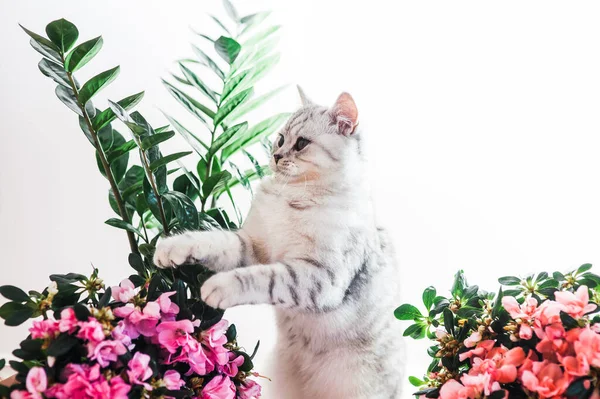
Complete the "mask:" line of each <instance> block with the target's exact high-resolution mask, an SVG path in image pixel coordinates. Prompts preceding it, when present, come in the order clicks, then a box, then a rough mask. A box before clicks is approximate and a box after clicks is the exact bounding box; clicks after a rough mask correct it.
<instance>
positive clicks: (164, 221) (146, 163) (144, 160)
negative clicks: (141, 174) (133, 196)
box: [140, 147, 169, 235]
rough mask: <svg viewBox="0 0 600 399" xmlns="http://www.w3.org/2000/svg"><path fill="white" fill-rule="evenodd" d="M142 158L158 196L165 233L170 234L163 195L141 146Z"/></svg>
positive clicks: (157, 200)
mask: <svg viewBox="0 0 600 399" xmlns="http://www.w3.org/2000/svg"><path fill="white" fill-rule="evenodd" d="M140 158H141V159H142V164H143V165H144V170H146V176H147V178H148V182H149V183H150V186H151V187H152V191H153V192H154V195H155V196H156V202H157V205H158V211H159V213H160V219H161V223H162V225H163V231H164V233H165V235H169V222H167V216H166V215H165V209H164V207H163V202H162V197H161V196H160V194H159V192H158V188H157V187H156V182H155V181H154V175H153V174H152V171H151V170H150V166H149V163H148V158H147V157H146V151H144V150H142V149H141V147H140Z"/></svg>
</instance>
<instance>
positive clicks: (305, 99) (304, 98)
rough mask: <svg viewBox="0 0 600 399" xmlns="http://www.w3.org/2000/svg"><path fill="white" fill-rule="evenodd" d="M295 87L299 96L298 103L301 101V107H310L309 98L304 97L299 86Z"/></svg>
mask: <svg viewBox="0 0 600 399" xmlns="http://www.w3.org/2000/svg"><path fill="white" fill-rule="evenodd" d="M296 87H297V88H298V94H299V95H300V101H302V106H303V107H306V106H307V105H311V104H312V103H313V102H312V101H310V98H308V97H307V96H306V93H304V90H302V87H300V85H297V86H296Z"/></svg>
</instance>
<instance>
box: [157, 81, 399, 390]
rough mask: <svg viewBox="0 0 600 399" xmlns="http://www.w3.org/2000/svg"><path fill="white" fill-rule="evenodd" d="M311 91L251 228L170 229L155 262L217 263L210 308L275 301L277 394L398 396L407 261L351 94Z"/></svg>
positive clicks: (276, 155) (278, 146)
mask: <svg viewBox="0 0 600 399" xmlns="http://www.w3.org/2000/svg"><path fill="white" fill-rule="evenodd" d="M300 95H301V97H302V101H303V106H302V108H300V109H299V110H298V111H297V112H296V113H295V114H294V115H292V117H291V118H290V119H289V121H288V122H287V124H286V125H285V127H284V128H283V129H282V131H281V133H280V134H279V135H278V136H277V138H276V139H275V142H274V145H273V157H272V159H271V162H270V166H271V168H272V169H273V172H274V173H273V175H272V176H271V177H269V178H266V179H264V180H263V181H262V182H261V184H260V186H259V188H258V190H257V192H256V195H255V197H254V200H253V202H252V207H251V209H250V213H249V215H248V217H247V219H246V221H245V223H244V225H243V227H242V228H241V229H239V230H238V231H209V232H189V233H185V234H181V235H178V236H174V237H169V238H166V239H164V240H162V241H161V242H159V244H158V247H157V249H156V254H155V256H154V261H155V263H156V264H157V265H158V266H160V267H173V266H177V265H180V264H184V263H188V262H193V263H201V264H204V265H206V266H207V267H209V268H211V269H212V270H214V271H215V272H217V274H215V275H214V276H213V277H211V278H210V279H208V280H207V281H206V283H205V284H204V285H203V286H202V290H201V296H202V299H203V300H204V301H205V302H206V303H207V304H209V305H210V306H213V307H217V308H221V309H227V308H230V307H232V306H237V305H245V304H265V303H266V304H272V305H274V306H275V308H276V315H277V326H278V332H279V335H278V336H279V338H278V343H277V353H276V360H275V361H276V362H277V364H276V367H275V370H276V372H277V375H274V376H273V377H274V378H273V380H274V383H275V384H277V386H278V393H277V396H273V398H272V399H280V398H284V399H288V398H289V399H304V398H311V399H313V398H315V399H396V398H399V397H400V386H401V383H400V382H401V381H402V380H403V376H402V375H401V370H402V363H403V359H404V356H403V352H402V350H401V343H400V341H401V331H400V330H399V328H398V324H399V323H397V322H396V321H395V319H394V315H393V310H394V307H395V305H396V304H398V303H399V301H398V296H397V295H398V292H399V289H398V286H397V283H398V279H399V277H398V267H397V265H396V263H395V261H394V254H393V251H392V248H391V245H390V243H389V242H388V240H387V237H386V234H385V232H384V231H383V230H381V229H380V228H378V227H377V225H376V223H375V217H374V212H373V206H372V202H371V198H370V193H369V189H368V184H367V177H366V176H365V171H364V162H363V155H362V153H361V140H360V138H361V135H360V132H359V131H358V130H359V129H358V128H357V125H358V111H357V108H356V105H355V103H354V100H353V99H352V97H351V96H350V95H349V94H348V93H342V94H341V95H340V96H339V98H338V99H337V101H336V103H335V104H334V105H333V107H331V108H326V107H321V106H318V105H315V104H313V103H312V102H310V101H309V100H308V99H306V97H305V96H304V94H303V93H302V91H301V90H300Z"/></svg>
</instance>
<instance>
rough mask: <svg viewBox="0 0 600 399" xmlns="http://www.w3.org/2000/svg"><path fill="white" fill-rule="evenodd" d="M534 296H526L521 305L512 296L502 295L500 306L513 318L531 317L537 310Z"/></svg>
mask: <svg viewBox="0 0 600 399" xmlns="http://www.w3.org/2000/svg"><path fill="white" fill-rule="evenodd" d="M537 305H538V302H537V300H536V299H535V298H528V299H527V300H526V301H525V302H524V303H523V304H522V305H519V302H517V300H516V299H515V298H514V297H512V296H505V297H502V306H504V309H506V311H507V312H508V313H509V314H510V317H512V318H513V319H531V318H532V317H533V315H534V314H535V312H536V310H537Z"/></svg>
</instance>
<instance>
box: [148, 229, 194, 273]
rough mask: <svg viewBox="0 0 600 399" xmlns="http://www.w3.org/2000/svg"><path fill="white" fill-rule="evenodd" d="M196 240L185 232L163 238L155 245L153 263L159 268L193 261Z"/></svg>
mask: <svg viewBox="0 0 600 399" xmlns="http://www.w3.org/2000/svg"><path fill="white" fill-rule="evenodd" d="M196 244H197V243H196V241H195V240H194V238H193V237H191V236H189V235H187V234H181V235H177V236H172V237H167V238H163V239H162V240H160V241H159V242H158V244H157V245H156V250H155V251H154V264H155V265H156V266H157V267H160V268H167V267H177V266H179V265H183V264H184V263H194V262H195V259H193V257H194V252H195V247H196Z"/></svg>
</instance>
